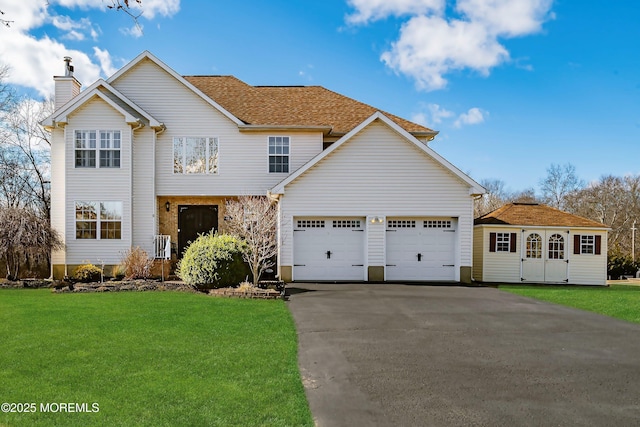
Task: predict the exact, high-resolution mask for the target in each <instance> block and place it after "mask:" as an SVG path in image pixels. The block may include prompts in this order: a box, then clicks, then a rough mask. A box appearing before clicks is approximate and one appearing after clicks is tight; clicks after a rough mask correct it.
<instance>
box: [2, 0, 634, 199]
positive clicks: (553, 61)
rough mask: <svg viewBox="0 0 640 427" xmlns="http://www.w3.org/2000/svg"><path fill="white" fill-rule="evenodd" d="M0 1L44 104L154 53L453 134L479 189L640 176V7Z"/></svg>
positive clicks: (424, 1)
mask: <svg viewBox="0 0 640 427" xmlns="http://www.w3.org/2000/svg"><path fill="white" fill-rule="evenodd" d="M49 3H50V5H49V6H48V7H46V6H43V5H44V4H45V2H44V1H42V0H23V1H21V2H15V1H13V0H0V10H2V11H4V12H5V15H4V17H6V18H7V19H10V20H13V21H14V22H13V23H12V24H11V27H10V28H0V63H5V64H9V65H10V66H11V68H12V72H11V76H10V80H9V81H10V82H11V83H14V84H16V85H19V87H20V88H21V90H22V91H24V92H26V93H30V94H33V95H34V96H42V95H45V94H48V93H50V91H51V90H52V87H53V86H52V76H53V75H54V74H55V75H58V74H61V73H62V71H63V66H62V65H63V63H62V57H63V56H66V55H68V56H71V57H73V61H74V65H75V67H76V76H77V77H78V78H79V79H80V80H81V82H82V83H83V85H84V86H85V87H86V86H89V85H90V84H91V83H92V82H93V81H94V80H95V79H96V78H98V77H100V76H102V77H108V76H109V75H110V74H111V73H112V72H113V71H115V70H116V69H118V68H119V67H121V66H122V65H124V64H125V63H126V62H127V61H129V60H131V59H133V58H134V57H135V56H136V55H138V54H139V53H140V52H142V51H143V50H149V51H151V52H152V53H154V54H155V55H156V56H158V57H159V58H160V59H162V60H163V61H164V62H166V63H167V64H168V65H169V66H170V67H172V68H173V69H174V70H176V71H177V72H178V73H180V74H183V75H194V74H195V75H199V74H202V75H204V74H224V75H226V74H231V75H235V76H236V77H238V78H240V79H241V80H244V81H246V82H247V83H249V84H252V85H322V86H325V87H327V88H329V89H331V90H334V91H336V92H339V93H342V94H344V95H347V96H350V97H352V98H355V99H358V100H360V101H363V102H366V103H368V104H371V105H373V106H375V107H377V108H380V109H381V110H384V111H388V112H390V113H393V114H396V115H399V116H402V117H405V118H407V119H410V120H414V121H418V122H420V123H422V124H424V125H426V126H428V127H431V128H432V129H435V130H438V131H440V134H439V135H438V136H437V137H436V139H435V141H434V142H432V143H431V146H432V148H434V149H435V150H436V151H438V152H439V153H440V154H441V155H443V156H444V157H445V158H447V159H448V160H449V161H451V162H452V163H453V164H455V165H456V166H458V167H459V168H460V169H461V170H462V171H464V172H467V173H469V174H470V175H471V176H472V177H473V178H474V179H476V180H478V181H481V180H483V179H500V180H502V181H504V182H505V183H506V186H507V188H508V189H510V190H512V191H518V190H523V189H525V188H531V187H532V188H536V189H537V187H538V184H539V181H540V180H541V179H542V178H544V176H545V175H546V169H547V168H548V167H549V166H550V165H551V164H552V163H555V164H565V163H571V164H573V165H574V166H575V168H576V172H577V174H578V175H579V177H580V178H582V179H584V180H585V181H587V182H588V181H592V180H597V179H598V178H599V177H600V176H602V175H606V174H613V175H618V176H622V175H625V174H638V173H640V148H639V147H638V146H639V144H640V25H639V24H638V23H639V22H640V2H638V1H637V0H609V1H607V2H603V1H595V0H583V1H575V0H572V1H569V0H555V1H553V0H324V1H302V0H300V1H295V0H290V1H285V0H270V1H268V2H266V1H257V0H245V1H241V2H228V1H220V0H212V1H182V2H181V1H179V0H143V1H142V8H143V15H142V17H141V18H140V19H139V23H140V25H141V27H142V28H143V31H142V34H140V33H139V32H138V31H137V29H136V28H135V27H134V25H133V21H132V20H131V18H130V17H128V16H127V15H126V14H124V13H116V12H114V11H106V5H107V4H109V3H110V0H50V2H49Z"/></svg>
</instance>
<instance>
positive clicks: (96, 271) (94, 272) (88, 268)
mask: <svg viewBox="0 0 640 427" xmlns="http://www.w3.org/2000/svg"><path fill="white" fill-rule="evenodd" d="M73 278H74V279H76V280H78V281H80V282H84V283H88V282H99V281H100V279H101V278H102V270H101V269H100V267H97V266H95V265H93V264H90V263H87V264H82V265H80V266H78V268H76V271H74V273H73Z"/></svg>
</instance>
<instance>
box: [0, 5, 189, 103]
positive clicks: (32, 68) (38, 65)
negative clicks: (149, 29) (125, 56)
mask: <svg viewBox="0 0 640 427" xmlns="http://www.w3.org/2000/svg"><path fill="white" fill-rule="evenodd" d="M107 3H109V2H108V1H102V0H100V1H97V0H49V2H47V1H44V0H20V1H8V2H4V3H3V5H2V11H3V12H5V17H6V18H7V19H9V20H11V21H13V22H12V24H11V27H10V28H8V29H5V30H6V31H3V33H2V43H0V58H1V59H0V63H2V64H6V65H8V66H9V67H10V73H9V76H8V78H7V83H10V84H15V85H20V86H24V87H26V88H32V89H35V90H36V91H37V92H38V93H39V94H40V95H42V96H44V97H47V96H50V95H52V93H53V89H54V84H53V78H52V77H53V76H54V75H63V73H64V64H63V61H62V59H63V58H64V57H65V56H70V57H72V58H73V65H74V68H75V73H74V74H75V76H76V78H77V79H78V80H79V81H80V82H83V83H85V84H90V83H93V82H94V81H95V80H97V79H98V78H100V77H101V76H103V77H106V76H109V75H111V74H113V73H114V72H115V71H116V68H115V67H114V66H113V58H112V57H111V55H110V54H109V52H108V51H107V50H103V49H100V48H99V47H93V52H92V53H91V54H87V53H85V52H82V51H80V50H77V49H70V48H69V47H67V46H66V45H65V44H64V40H74V41H79V40H87V39H88V38H89V37H90V38H91V39H93V40H94V41H97V39H98V37H99V36H100V34H101V33H102V31H101V29H100V27H99V26H97V25H95V24H93V23H92V22H91V20H90V19H88V18H82V19H79V20H73V19H71V18H70V17H68V16H64V15H57V14H56V12H57V13H59V12H60V9H61V7H67V8H80V9H82V10H87V9H102V10H104V11H106V4H107ZM134 3H135V1H133V0H132V1H131V4H132V5H133V4H134ZM49 5H51V6H49ZM48 6H49V7H48ZM53 6H60V7H53ZM142 8H143V10H144V15H143V16H144V18H146V19H152V18H153V17H154V16H156V15H163V16H170V15H172V14H175V13H177V12H178V11H179V10H180V1H179V0H167V1H164V0H162V1H161V0H144V1H143V3H142ZM114 13H115V12H114ZM45 24H51V25H53V26H54V27H56V29H58V30H59V31H61V32H62V33H63V34H62V35H61V36H60V37H59V40H56V39H53V38H51V37H50V36H48V35H46V36H43V37H40V38H37V37H35V36H34V35H32V34H31V31H33V30H35V29H38V28H41V27H42V26H43V25H45Z"/></svg>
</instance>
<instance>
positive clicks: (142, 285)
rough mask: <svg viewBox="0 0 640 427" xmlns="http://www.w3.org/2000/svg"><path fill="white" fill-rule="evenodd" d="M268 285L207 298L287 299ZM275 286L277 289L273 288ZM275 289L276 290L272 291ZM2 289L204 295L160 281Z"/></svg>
mask: <svg viewBox="0 0 640 427" xmlns="http://www.w3.org/2000/svg"><path fill="white" fill-rule="evenodd" d="M275 283H276V282H274V283H271V282H266V283H264V284H263V285H265V286H269V287H268V288H266V289H262V288H256V289H252V290H250V291H244V290H243V291H241V290H238V289H237V288H220V289H211V290H209V291H205V292H207V294H208V295H211V296H214V297H222V298H251V299H278V298H285V292H284V283H281V282H277V284H275ZM274 284H275V285H274ZM273 287H275V288H276V289H277V290H276V289H272V288H273ZM1 288H11V289H38V288H50V289H51V292H54V293H86V292H147V291H181V292H194V293H196V292H202V291H200V290H198V289H195V288H194V287H193V286H190V285H185V284H184V283H183V282H181V281H165V282H160V281H157V280H123V281H106V282H102V283H80V282H75V283H72V282H67V281H59V280H54V281H52V280H42V279H22V280H17V281H13V282H12V281H2V282H0V289H1Z"/></svg>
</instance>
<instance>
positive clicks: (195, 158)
mask: <svg viewBox="0 0 640 427" xmlns="http://www.w3.org/2000/svg"><path fill="white" fill-rule="evenodd" d="M173 173H177V174H210V175H213V174H217V173H218V138H199V137H178V138H173Z"/></svg>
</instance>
